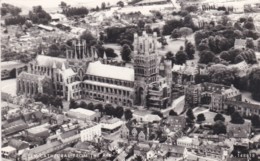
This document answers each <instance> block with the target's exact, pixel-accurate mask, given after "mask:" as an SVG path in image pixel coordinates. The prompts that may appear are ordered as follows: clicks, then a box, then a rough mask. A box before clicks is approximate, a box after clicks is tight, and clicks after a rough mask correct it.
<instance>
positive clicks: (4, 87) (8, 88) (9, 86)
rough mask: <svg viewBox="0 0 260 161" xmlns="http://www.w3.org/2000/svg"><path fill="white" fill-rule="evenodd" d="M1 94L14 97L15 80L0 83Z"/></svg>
mask: <svg viewBox="0 0 260 161" xmlns="http://www.w3.org/2000/svg"><path fill="white" fill-rule="evenodd" d="M1 92H5V93H8V94H11V95H12V96H16V79H7V80H2V81H1Z"/></svg>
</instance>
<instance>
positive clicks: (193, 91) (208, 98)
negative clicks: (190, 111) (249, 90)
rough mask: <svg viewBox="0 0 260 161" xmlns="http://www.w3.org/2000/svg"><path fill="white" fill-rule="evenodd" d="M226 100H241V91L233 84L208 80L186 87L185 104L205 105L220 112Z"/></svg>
mask: <svg viewBox="0 0 260 161" xmlns="http://www.w3.org/2000/svg"><path fill="white" fill-rule="evenodd" d="M226 100H233V101H241V93H240V92H239V90H238V89H236V88H235V87H234V86H233V85H231V86H225V85H220V84H215V83H207V82H205V83H201V84H197V85H193V84H191V85H188V86H187V87H186V88H185V106H193V107H196V106H200V105H204V106H207V107H209V109H210V110H212V111H216V112H220V111H223V110H224V102H225V101H226Z"/></svg>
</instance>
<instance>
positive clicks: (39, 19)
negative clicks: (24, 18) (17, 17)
mask: <svg viewBox="0 0 260 161" xmlns="http://www.w3.org/2000/svg"><path fill="white" fill-rule="evenodd" d="M29 18H30V20H31V21H32V22H33V23H37V24H48V22H49V21H50V20H51V16H50V15H49V14H48V13H47V12H46V11H45V10H43V8H42V6H34V7H33V11H30V12H29Z"/></svg>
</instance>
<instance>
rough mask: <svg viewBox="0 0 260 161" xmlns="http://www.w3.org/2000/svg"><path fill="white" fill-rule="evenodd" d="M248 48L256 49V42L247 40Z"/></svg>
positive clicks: (250, 39)
mask: <svg viewBox="0 0 260 161" xmlns="http://www.w3.org/2000/svg"><path fill="white" fill-rule="evenodd" d="M246 48H249V49H255V45H254V41H253V39H252V38H248V39H246Z"/></svg>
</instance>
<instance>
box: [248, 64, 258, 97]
mask: <svg viewBox="0 0 260 161" xmlns="http://www.w3.org/2000/svg"><path fill="white" fill-rule="evenodd" d="M249 90H250V92H251V93H252V97H253V99H255V100H257V101H260V68H255V69H253V70H252V71H251V72H250V74H249Z"/></svg>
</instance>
